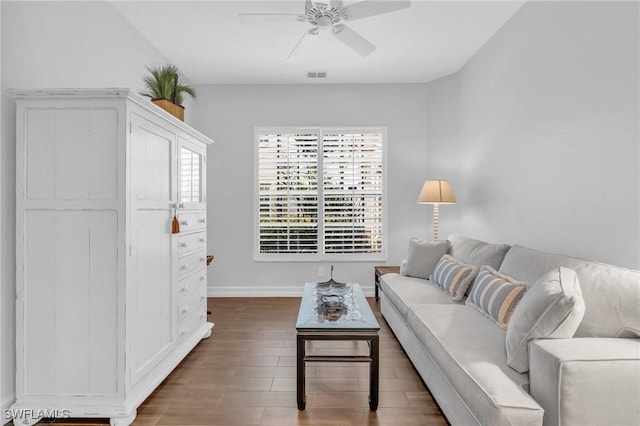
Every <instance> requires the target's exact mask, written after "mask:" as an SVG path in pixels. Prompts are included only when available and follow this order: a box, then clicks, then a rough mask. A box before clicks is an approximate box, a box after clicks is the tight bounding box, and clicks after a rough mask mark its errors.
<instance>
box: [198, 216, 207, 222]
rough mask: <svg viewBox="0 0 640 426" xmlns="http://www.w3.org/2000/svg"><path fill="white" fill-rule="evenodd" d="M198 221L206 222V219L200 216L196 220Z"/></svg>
mask: <svg viewBox="0 0 640 426" xmlns="http://www.w3.org/2000/svg"><path fill="white" fill-rule="evenodd" d="M198 222H200V223H206V222H207V221H206V219H205V218H203V217H201V218H200V219H199V220H198Z"/></svg>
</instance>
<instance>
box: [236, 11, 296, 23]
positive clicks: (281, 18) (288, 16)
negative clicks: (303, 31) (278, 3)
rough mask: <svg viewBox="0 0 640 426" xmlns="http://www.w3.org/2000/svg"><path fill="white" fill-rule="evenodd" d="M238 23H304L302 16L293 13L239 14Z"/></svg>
mask: <svg viewBox="0 0 640 426" xmlns="http://www.w3.org/2000/svg"><path fill="white" fill-rule="evenodd" d="M238 17H239V18H240V22H258V21H259V22H304V21H305V17H304V15H300V14H294V13H240V14H238Z"/></svg>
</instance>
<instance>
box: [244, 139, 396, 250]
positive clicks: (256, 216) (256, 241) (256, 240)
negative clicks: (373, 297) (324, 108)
mask: <svg viewBox="0 0 640 426" xmlns="http://www.w3.org/2000/svg"><path fill="white" fill-rule="evenodd" d="M295 133H315V134H317V135H318V192H317V196H318V204H317V208H318V210H317V211H318V240H317V243H318V253H311V254H307V253H260V185H259V184H260V182H259V176H260V155H259V151H260V150H259V143H260V135H263V134H295ZM326 133H346V134H348V133H379V134H381V135H382V136H381V139H382V143H381V146H382V190H381V192H382V227H381V228H382V229H381V231H382V250H381V252H380V253H330V254H326V253H323V251H324V219H323V218H324V168H323V165H324V164H323V163H324V135H325V134H326ZM253 154H254V165H253V172H254V173H253V258H254V260H255V261H259V262H328V261H331V262H382V261H386V260H387V259H388V252H387V247H388V241H387V240H388V232H387V226H388V222H389V219H388V200H387V198H388V191H387V182H388V168H387V127H386V126H256V127H254V134H253Z"/></svg>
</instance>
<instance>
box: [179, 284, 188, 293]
mask: <svg viewBox="0 0 640 426" xmlns="http://www.w3.org/2000/svg"><path fill="white" fill-rule="evenodd" d="M180 291H181V292H183V293H185V292H186V291H187V285H186V284H185V285H183V286H182V287H180Z"/></svg>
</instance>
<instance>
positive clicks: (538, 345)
mask: <svg viewBox="0 0 640 426" xmlns="http://www.w3.org/2000/svg"><path fill="white" fill-rule="evenodd" d="M448 241H449V242H450V246H449V250H448V254H450V255H451V256H453V257H455V258H457V259H459V260H460V261H462V262H464V263H466V264H469V265H475V266H477V267H480V266H482V265H489V266H491V267H492V268H494V269H496V270H497V271H498V272H500V273H502V274H505V275H508V276H510V277H513V278H515V279H516V280H518V281H523V282H525V283H527V285H533V283H535V282H536V281H537V280H538V279H539V278H540V277H542V276H543V275H544V274H545V273H547V272H548V271H550V270H552V269H554V268H559V267H560V266H564V267H566V268H570V269H572V270H573V271H575V273H576V275H577V277H578V279H579V283H580V288H581V290H582V297H583V299H584V316H583V318H582V320H581V322H580V323H579V326H578V328H577V331H575V335H574V337H573V338H563V339H538V340H533V341H532V342H530V344H529V352H528V353H529V365H528V369H529V371H528V372H525V373H519V372H518V371H516V370H514V369H513V368H511V367H510V366H509V365H507V353H506V346H505V335H506V332H505V330H503V329H502V328H500V327H498V326H497V325H496V324H495V323H494V322H492V321H491V320H490V319H489V318H487V317H486V316H484V315H483V314H482V313H480V312H479V311H478V310H476V309H474V308H473V307H471V306H468V305H467V304H465V303H464V301H462V302H454V301H453V299H452V298H451V296H450V295H449V294H448V293H446V292H445V291H443V289H442V288H441V287H439V286H438V285H436V284H434V283H433V282H432V281H431V280H427V279H423V278H414V277H410V276H405V275H403V272H404V270H406V262H405V263H403V265H402V268H401V273H400V274H386V275H383V276H382V277H381V278H380V287H381V290H382V292H381V295H380V304H381V310H382V314H383V316H384V318H385V320H386V321H387V323H388V324H389V326H390V327H391V328H392V330H393V331H394V333H395V334H396V336H397V338H398V340H399V341H400V343H401V344H402V346H403V348H404V350H405V352H406V353H407V355H408V356H409V358H410V359H411V361H412V362H413V364H414V366H415V368H416V369H417V370H418V372H419V373H420V375H421V377H422V378H423V380H424V382H425V383H426V385H427V386H428V387H429V389H430V391H431V393H432V394H433V396H434V397H435V399H436V401H437V402H438V404H439V405H440V407H441V409H442V411H443V412H444V414H445V415H446V416H447V419H448V420H449V421H450V422H451V424H453V425H491V426H493V425H518V426H520V425H543V424H544V425H545V426H546V425H563V426H566V425H638V424H640V272H638V271H632V270H627V269H623V268H618V267H614V266H610V265H604V264H600V263H595V262H589V261H585V260H580V259H576V258H571V257H567V256H561V255H553V254H548V253H543V252H539V251H535V250H532V249H529V248H526V247H521V246H517V245H514V246H512V247H510V246H507V245H504V244H489V243H485V242H482V241H478V240H474V239H471V238H467V237H464V236H461V235H456V234H454V235H451V236H449V237H448ZM529 288H530V287H529ZM517 309H518V308H517V307H516V310H517Z"/></svg>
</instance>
